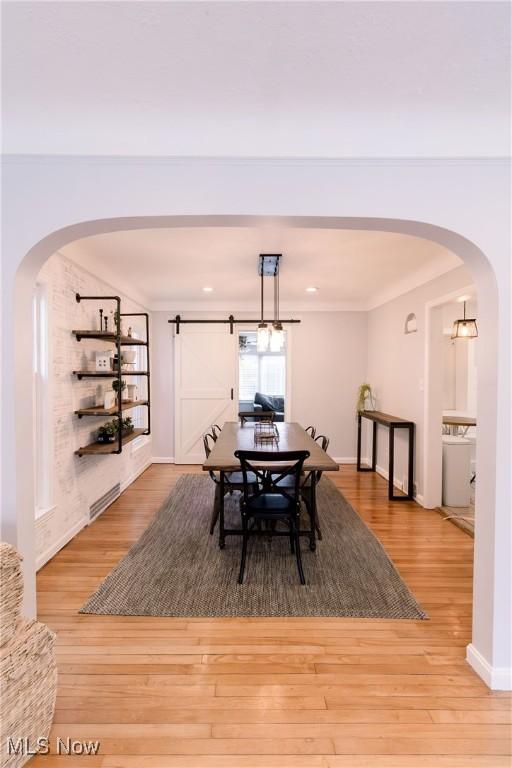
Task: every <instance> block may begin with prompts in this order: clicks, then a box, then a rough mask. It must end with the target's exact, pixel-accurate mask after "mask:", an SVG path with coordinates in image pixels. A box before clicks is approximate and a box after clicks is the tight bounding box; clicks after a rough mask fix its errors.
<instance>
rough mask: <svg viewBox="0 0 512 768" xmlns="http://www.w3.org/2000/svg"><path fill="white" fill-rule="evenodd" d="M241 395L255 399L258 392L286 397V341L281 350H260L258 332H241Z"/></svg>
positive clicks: (242, 397)
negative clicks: (257, 340) (258, 349)
mask: <svg viewBox="0 0 512 768" xmlns="http://www.w3.org/2000/svg"><path fill="white" fill-rule="evenodd" d="M238 338H239V348H240V364H239V383H238V386H239V397H240V400H241V401H251V402H252V401H253V400H254V395H255V394H256V392H261V393H263V394H265V395H276V396H278V397H285V393H286V341H285V346H284V347H283V349H282V350H281V351H280V352H258V351H257V346H256V333H255V332H243V333H240V334H239V337H238Z"/></svg>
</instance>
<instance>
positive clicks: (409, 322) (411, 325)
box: [404, 312, 418, 333]
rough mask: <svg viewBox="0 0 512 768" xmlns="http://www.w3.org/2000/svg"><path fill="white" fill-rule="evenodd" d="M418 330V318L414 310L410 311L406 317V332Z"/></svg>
mask: <svg viewBox="0 0 512 768" xmlns="http://www.w3.org/2000/svg"><path fill="white" fill-rule="evenodd" d="M417 330H418V323H417V320H416V315H415V314H414V312H409V314H408V315H407V317H406V318H405V328H404V333H416V331H417Z"/></svg>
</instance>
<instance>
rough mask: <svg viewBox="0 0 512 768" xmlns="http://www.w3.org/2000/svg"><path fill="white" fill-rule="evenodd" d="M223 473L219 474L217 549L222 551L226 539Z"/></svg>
mask: <svg viewBox="0 0 512 768" xmlns="http://www.w3.org/2000/svg"><path fill="white" fill-rule="evenodd" d="M224 495H225V490H224V472H220V478H219V496H220V498H219V547H220V548H221V549H224V547H225V546H226V537H225V534H224Z"/></svg>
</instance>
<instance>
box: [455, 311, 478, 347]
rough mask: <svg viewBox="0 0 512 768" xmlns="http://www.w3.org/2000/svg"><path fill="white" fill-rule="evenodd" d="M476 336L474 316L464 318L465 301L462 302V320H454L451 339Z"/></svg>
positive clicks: (476, 329) (473, 337)
mask: <svg viewBox="0 0 512 768" xmlns="http://www.w3.org/2000/svg"><path fill="white" fill-rule="evenodd" d="M477 336H478V328H477V326H476V318H474V317H471V318H469V317H468V318H466V302H464V317H463V318H462V320H455V322H454V324H453V331H452V339H475V338H476V337H477Z"/></svg>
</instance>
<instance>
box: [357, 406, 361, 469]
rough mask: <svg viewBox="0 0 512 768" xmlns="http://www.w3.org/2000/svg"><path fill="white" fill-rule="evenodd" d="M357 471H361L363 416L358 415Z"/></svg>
mask: <svg viewBox="0 0 512 768" xmlns="http://www.w3.org/2000/svg"><path fill="white" fill-rule="evenodd" d="M357 471H358V472H360V471H361V414H360V413H358V414H357Z"/></svg>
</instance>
